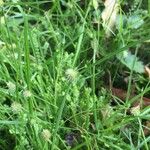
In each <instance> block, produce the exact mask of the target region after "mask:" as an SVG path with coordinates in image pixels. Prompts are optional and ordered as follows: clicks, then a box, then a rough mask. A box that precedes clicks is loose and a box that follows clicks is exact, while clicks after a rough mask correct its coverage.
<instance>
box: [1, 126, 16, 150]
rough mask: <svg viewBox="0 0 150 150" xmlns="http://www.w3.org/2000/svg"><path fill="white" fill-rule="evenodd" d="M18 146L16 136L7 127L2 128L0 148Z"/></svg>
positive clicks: (11, 148)
mask: <svg viewBox="0 0 150 150" xmlns="http://www.w3.org/2000/svg"><path fill="white" fill-rule="evenodd" d="M15 146H16V139H15V136H13V135H11V134H10V133H9V131H8V129H7V128H4V129H0V150H13V149H14V148H15Z"/></svg>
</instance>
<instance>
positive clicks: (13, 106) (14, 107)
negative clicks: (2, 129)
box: [11, 102, 22, 113]
mask: <svg viewBox="0 0 150 150" xmlns="http://www.w3.org/2000/svg"><path fill="white" fill-rule="evenodd" d="M11 109H12V111H13V112H14V113H19V112H21V111H22V106H21V104H20V103H18V102H13V103H12V104H11Z"/></svg>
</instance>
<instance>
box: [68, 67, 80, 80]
mask: <svg viewBox="0 0 150 150" xmlns="http://www.w3.org/2000/svg"><path fill="white" fill-rule="evenodd" d="M65 74H66V76H67V78H68V79H69V80H75V79H76V77H77V75H78V72H77V70H75V69H72V68H69V69H67V70H66V72H65Z"/></svg>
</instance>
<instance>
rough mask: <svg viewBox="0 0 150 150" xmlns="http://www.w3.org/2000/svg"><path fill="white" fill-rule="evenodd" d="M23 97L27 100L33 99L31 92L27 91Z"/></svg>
mask: <svg viewBox="0 0 150 150" xmlns="http://www.w3.org/2000/svg"><path fill="white" fill-rule="evenodd" d="M23 95H24V97H25V98H28V97H31V96H32V93H31V92H30V91H29V90H25V91H24V92H23Z"/></svg>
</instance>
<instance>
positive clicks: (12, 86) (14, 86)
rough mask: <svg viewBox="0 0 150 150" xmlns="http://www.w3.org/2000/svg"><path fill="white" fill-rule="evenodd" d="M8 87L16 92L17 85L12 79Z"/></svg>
mask: <svg viewBox="0 0 150 150" xmlns="http://www.w3.org/2000/svg"><path fill="white" fill-rule="evenodd" d="M7 87H8V89H9V91H10V92H15V90H16V85H15V84H14V83H12V82H10V81H9V82H8V83H7Z"/></svg>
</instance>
